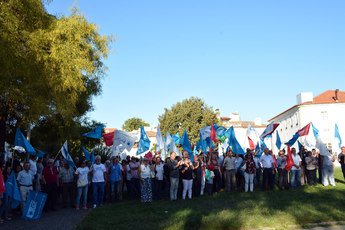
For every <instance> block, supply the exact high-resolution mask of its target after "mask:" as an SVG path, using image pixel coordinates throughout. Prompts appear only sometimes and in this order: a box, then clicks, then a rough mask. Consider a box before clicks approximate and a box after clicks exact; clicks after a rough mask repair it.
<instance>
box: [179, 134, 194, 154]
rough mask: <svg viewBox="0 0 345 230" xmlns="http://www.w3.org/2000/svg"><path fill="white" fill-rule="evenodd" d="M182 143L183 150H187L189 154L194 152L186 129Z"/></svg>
mask: <svg viewBox="0 0 345 230" xmlns="http://www.w3.org/2000/svg"><path fill="white" fill-rule="evenodd" d="M181 145H182V148H183V150H185V151H186V152H188V153H189V154H191V153H192V149H191V145H190V142H189V138H188V134H187V131H186V130H185V131H184V132H183V136H182V139H181Z"/></svg>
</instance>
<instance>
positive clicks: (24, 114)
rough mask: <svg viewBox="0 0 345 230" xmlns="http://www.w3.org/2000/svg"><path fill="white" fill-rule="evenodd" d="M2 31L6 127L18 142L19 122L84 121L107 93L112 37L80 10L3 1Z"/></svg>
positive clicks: (0, 71)
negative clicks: (59, 13)
mask: <svg viewBox="0 0 345 230" xmlns="http://www.w3.org/2000/svg"><path fill="white" fill-rule="evenodd" d="M0 31H1V32H0V50H1V52H0V66H1V68H0V79H1V84H0V122H1V123H2V124H0V128H1V130H0V133H4V132H6V130H7V134H9V135H7V137H6V138H7V140H8V141H9V142H13V134H14V132H13V130H14V127H17V126H20V127H21V129H22V130H26V129H28V127H35V126H37V125H41V124H42V121H43V122H44V121H52V120H53V119H57V121H56V123H59V122H60V123H61V124H63V125H64V126H66V127H65V128H66V129H68V127H69V126H73V125H76V124H75V123H80V119H81V117H82V116H83V115H84V114H86V112H88V111H91V110H92V109H93V108H92V101H91V99H92V96H94V95H98V94H100V93H101V83H100V81H101V79H102V77H103V76H104V73H105V67H104V65H103V60H104V59H105V58H107V54H108V44H109V42H110V38H108V37H106V36H101V35H100V34H99V33H98V29H97V26H96V25H94V24H92V23H89V22H88V21H87V20H86V19H85V18H84V17H83V16H82V15H81V14H80V13H78V12H77V11H76V10H75V11H73V12H72V14H71V15H70V16H68V17H65V16H63V17H60V18H57V17H55V16H53V15H50V14H49V13H48V12H47V11H46V9H45V7H44V4H43V3H42V1H40V0H8V1H1V2H0ZM3 123H5V124H6V126H5V125H3ZM4 127H5V128H4ZM54 131H55V130H51V132H54ZM58 132H59V131H58ZM41 134H42V135H45V133H41ZM64 134H65V133H64ZM2 136H4V135H0V137H2ZM38 136H39V135H38ZM3 141H4V140H0V146H3V144H2V143H3ZM0 151H1V149H0Z"/></svg>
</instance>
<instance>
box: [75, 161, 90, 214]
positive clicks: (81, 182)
mask: <svg viewBox="0 0 345 230" xmlns="http://www.w3.org/2000/svg"><path fill="white" fill-rule="evenodd" d="M89 172H90V170H89V168H88V167H87V166H86V161H85V160H84V161H82V162H81V163H80V167H78V168H77V170H76V172H75V174H76V175H77V177H78V180H77V199H76V209H77V210H79V204H80V198H81V197H82V202H83V208H84V209H85V210H86V209H87V191H88V187H89V184H90V183H89Z"/></svg>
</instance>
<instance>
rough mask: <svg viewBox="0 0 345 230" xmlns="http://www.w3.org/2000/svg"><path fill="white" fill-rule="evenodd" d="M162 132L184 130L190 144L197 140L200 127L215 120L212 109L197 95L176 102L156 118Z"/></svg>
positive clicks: (180, 132)
mask: <svg viewBox="0 0 345 230" xmlns="http://www.w3.org/2000/svg"><path fill="white" fill-rule="evenodd" d="M158 120H159V123H160V127H161V130H162V133H164V134H165V133H166V132H169V133H171V134H174V133H176V132H179V134H180V135H182V134H183V131H184V130H186V131H187V133H188V136H189V139H190V141H191V143H192V144H195V143H196V142H197V141H198V140H199V130H200V128H202V127H204V126H207V125H210V124H212V123H216V122H217V116H216V113H215V112H214V110H213V109H212V108H211V107H209V106H208V105H206V104H205V102H204V101H203V100H202V99H200V98H197V97H191V98H189V99H185V100H183V101H182V102H178V103H177V104H175V105H173V106H172V107H171V108H170V109H167V108H165V111H164V113H163V114H162V115H161V116H159V118H158Z"/></svg>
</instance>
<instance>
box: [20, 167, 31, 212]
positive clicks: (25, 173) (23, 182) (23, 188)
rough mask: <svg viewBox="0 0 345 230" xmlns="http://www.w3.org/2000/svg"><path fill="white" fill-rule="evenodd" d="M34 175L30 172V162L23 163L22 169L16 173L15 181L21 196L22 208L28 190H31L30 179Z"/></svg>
mask: <svg viewBox="0 0 345 230" xmlns="http://www.w3.org/2000/svg"><path fill="white" fill-rule="evenodd" d="M33 179H34V177H33V175H32V173H31V172H30V163H29V162H28V161H27V162H25V163H24V169H23V170H22V171H20V172H19V173H18V176H17V181H18V185H19V190H20V195H21V198H22V208H24V205H25V201H26V198H27V196H28V195H29V192H30V191H31V190H32V188H33V187H32V181H33Z"/></svg>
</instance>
